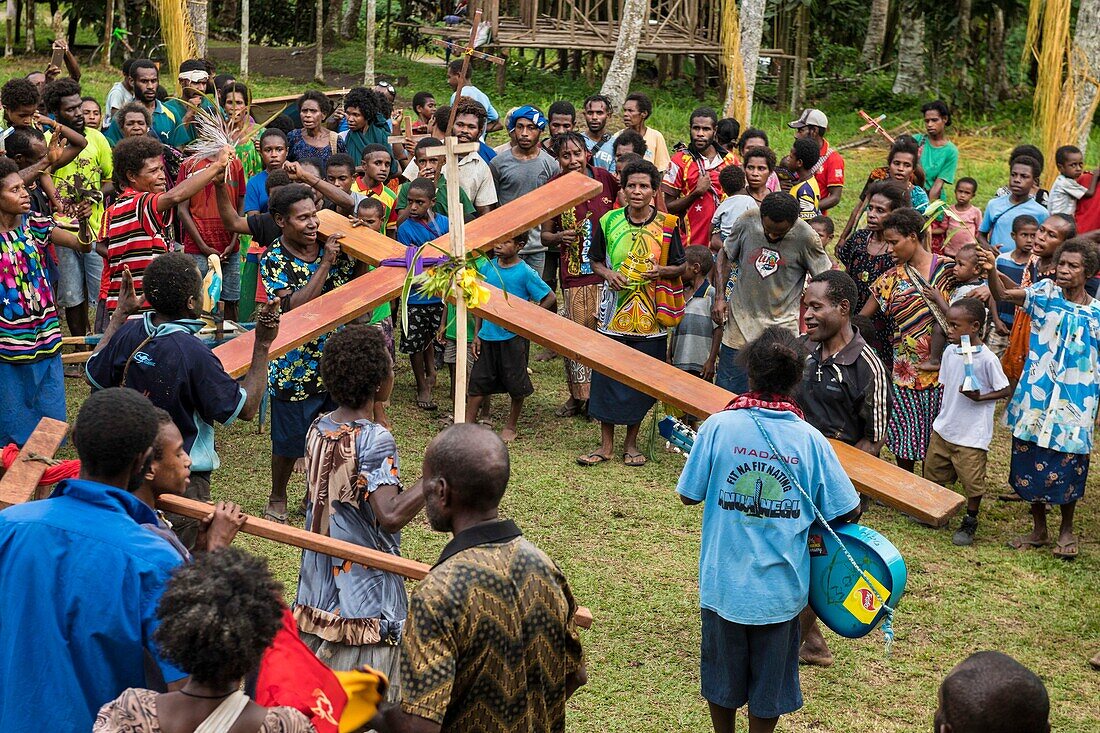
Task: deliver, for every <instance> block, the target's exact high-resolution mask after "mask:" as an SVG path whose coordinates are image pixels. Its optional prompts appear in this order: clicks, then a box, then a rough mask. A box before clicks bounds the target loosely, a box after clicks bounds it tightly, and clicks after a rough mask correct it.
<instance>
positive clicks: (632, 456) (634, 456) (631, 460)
mask: <svg viewBox="0 0 1100 733" xmlns="http://www.w3.org/2000/svg"><path fill="white" fill-rule="evenodd" d="M647 463H649V459H648V458H646V457H645V456H644V455H642V454H641V453H623V465H624V466H629V467H631V468H638V467H639V466H644V465H645V464H647Z"/></svg>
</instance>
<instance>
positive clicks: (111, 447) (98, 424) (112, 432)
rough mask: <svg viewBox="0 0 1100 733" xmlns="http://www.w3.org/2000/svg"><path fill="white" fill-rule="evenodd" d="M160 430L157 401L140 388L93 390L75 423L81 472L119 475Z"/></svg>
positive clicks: (74, 437) (147, 448) (150, 443)
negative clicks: (146, 395) (144, 393)
mask: <svg viewBox="0 0 1100 733" xmlns="http://www.w3.org/2000/svg"><path fill="white" fill-rule="evenodd" d="M157 430H158V428H157V415H156V413H155V412H153V403H151V402H150V401H149V400H148V399H146V398H145V396H144V395H142V394H141V393H140V392H138V391H137V390H133V389H130V388H129V387H111V388H109V389H101V390H99V391H97V392H93V393H92V395H91V396H90V397H89V398H88V399H86V400H84V404H83V405H81V406H80V412H79V413H77V416H76V425H74V426H73V445H74V446H76V453H77V455H78V456H79V457H80V467H81V473H82V474H83V475H86V476H92V477H97V478H107V477H113V476H118V475H119V474H120V473H122V472H123V471H125V470H126V469H127V468H128V467H129V466H130V464H131V463H133V462H134V459H135V458H137V457H138V456H140V455H141V454H143V453H144V452H145V451H147V450H149V448H150V447H151V446H152V445H153V441H154V440H156V437H157Z"/></svg>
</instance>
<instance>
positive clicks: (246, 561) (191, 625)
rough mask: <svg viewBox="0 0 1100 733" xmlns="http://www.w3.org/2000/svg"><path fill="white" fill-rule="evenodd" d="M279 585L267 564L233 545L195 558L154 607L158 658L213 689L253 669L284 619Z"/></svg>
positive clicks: (185, 566) (184, 566)
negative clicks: (155, 608)
mask: <svg viewBox="0 0 1100 733" xmlns="http://www.w3.org/2000/svg"><path fill="white" fill-rule="evenodd" d="M282 592H283V586H282V584H281V583H279V582H278V581H277V580H275V578H273V577H272V575H271V571H270V570H268V567H267V560H266V559H264V558H262V557H258V556H256V555H251V554H249V553H247V552H245V551H244V550H240V549H238V548H236V547H226V548H224V549H221V550H216V551H214V552H203V553H199V554H197V555H195V558H194V561H193V562H191V563H186V564H183V565H181V566H180V567H179V568H177V569H176V571H175V573H173V575H172V579H171V580H169V581H168V584H167V586H165V589H164V593H163V594H162V595H161V597H160V602H159V603H157V619H158V620H159V621H160V625H159V626H158V627H157V630H156V631H155V632H154V634H153V639H154V640H155V641H156V644H157V649H158V650H159V651H160V653H161V655H162V656H163V657H164V658H165V659H167V660H168V661H170V662H172V664H174V665H176V666H177V667H179V668H180V669H182V670H183V671H184V672H187V673H188V674H189V675H190V676H191V679H193V680H194V681H195V682H198V683H200V684H203V685H208V686H210V687H211V688H214V689H219V690H220V689H223V688H224V687H226V686H228V685H230V684H232V683H234V682H236V681H237V680H240V679H242V678H244V676H245V675H247V674H248V673H249V672H251V671H252V670H253V669H255V668H256V667H257V666H258V665H259V663H260V658H261V657H262V656H263V654H264V652H265V651H266V650H267V648H268V646H270V645H271V641H272V640H273V639H274V638H275V634H276V633H278V631H279V628H280V627H281V626H282V621H283V601H282Z"/></svg>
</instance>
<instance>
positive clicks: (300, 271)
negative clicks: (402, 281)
mask: <svg viewBox="0 0 1100 733" xmlns="http://www.w3.org/2000/svg"><path fill="white" fill-rule="evenodd" d="M323 256H324V253H323V250H319V251H318V252H317V259H315V260H313V261H312V262H306V261H305V260H300V259H298V258H297V257H295V256H294V255H293V254H291V253H290V251H289V250H287V249H286V248H284V247H283V243H282V240H278V239H277V240H275V242H273V243H272V245H271V246H270V247H269V248H268V250H267V252H266V253H265V254H264V256H263V259H261V260H260V273H261V276H262V277H263V282H264V287H265V288H267V292H268V293H271V294H275V293H276V292H278V291H280V290H291V291H296V290H300V289H301V288H304V287H305V286H306V284H307V283H309V280H310V278H311V277H313V273H315V272H316V271H317V268H318V267H320V266H321V258H322V257H323ZM354 270H355V265H354V263H353V262H352V261H351V260H350V259H349V258H348V257H347V255H345V254H343V253H341V254H340V255H338V256H337V258H336V264H335V265H333V266H332V268H331V269H330V270H329V274H328V278H327V279H326V280H325V286H324V289H323V290H322V292H325V293H327V292H328V291H330V290H333V289H334V288H338V287H340V286H341V285H344V284H346V283H348V282H350V281H351V277H352V274H353V272H354ZM301 307H308V304H307V305H304V306H301ZM327 338H328V334H322V335H320V336H318V337H317V338H315V339H314V340H312V341H309V342H307V343H304V344H302V345H301V346H299V347H298V348H296V349H292V350H290V351H288V352H287V353H285V354H283V355H282V356H280V357H278V358H276V359H272V360H271V362H270V363H269V364H268V368H267V385H268V391H269V392H270V393H271V396H272V397H275V398H276V399H280V400H289V401H291V402H297V401H299V400H305V399H308V398H310V397H313V396H314V395H319V394H321V393H323V392H324V391H325V388H324V386H323V385H322V384H321V349H322V348H324V345H325V340H326V339H327Z"/></svg>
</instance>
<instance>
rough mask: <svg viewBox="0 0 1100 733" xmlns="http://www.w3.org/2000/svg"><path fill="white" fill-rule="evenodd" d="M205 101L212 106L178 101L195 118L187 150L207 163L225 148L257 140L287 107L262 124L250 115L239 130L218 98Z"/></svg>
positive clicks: (186, 146) (208, 98) (213, 97)
mask: <svg viewBox="0 0 1100 733" xmlns="http://www.w3.org/2000/svg"><path fill="white" fill-rule="evenodd" d="M205 99H207V100H208V101H209V102H210V106H205V105H199V104H195V103H194V102H190V101H188V100H186V99H179V102H180V103H181V104H183V105H184V106H185V107H187V109H188V110H189V111H190V112H192V113H193V115H194V119H193V121H192V123H191V124H192V125H193V129H194V132H195V139H194V140H192V141H191V142H189V143H187V145H185V146H184V150H186V151H187V152H188V154H190V155H192V156H196V157H200V158H205V159H207V160H213V159H214V158H216V157H218V154H219V153H220V152H221V151H222V149H223V148H225V147H226V146H229V147H231V148H237V147H239V146H241V145H244V144H246V143H249V142H251V141H253V140H255V139H256V137H257V136H258V135H259V134H260V131H261V130H263V129H264V128H265V127H266V126H267V125H269V124H271V121H272V120H274V119H275V118H276V117H278V116H279V115H280V114H282V112H283V109H285V108H286V107H285V106H284V107H283V108H281V109H279V111H278V112H276V113H275V114H273V115H271V117H269V118H268V119H267V120H266V121H264V122H263V123H262V124H259V123H256V122H254V121H253V120H252V118H251V116H248V122H246V123H245V124H243V125H241V126H240V127H237V126H235V125H233V124H232V122H230V120H229V118H228V116H227V115H226V114H225V111H224V110H223V109H222V107H221V104H220V103H219V102H218V98H217V95H210V96H208V97H205ZM245 115H248V112H245Z"/></svg>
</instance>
